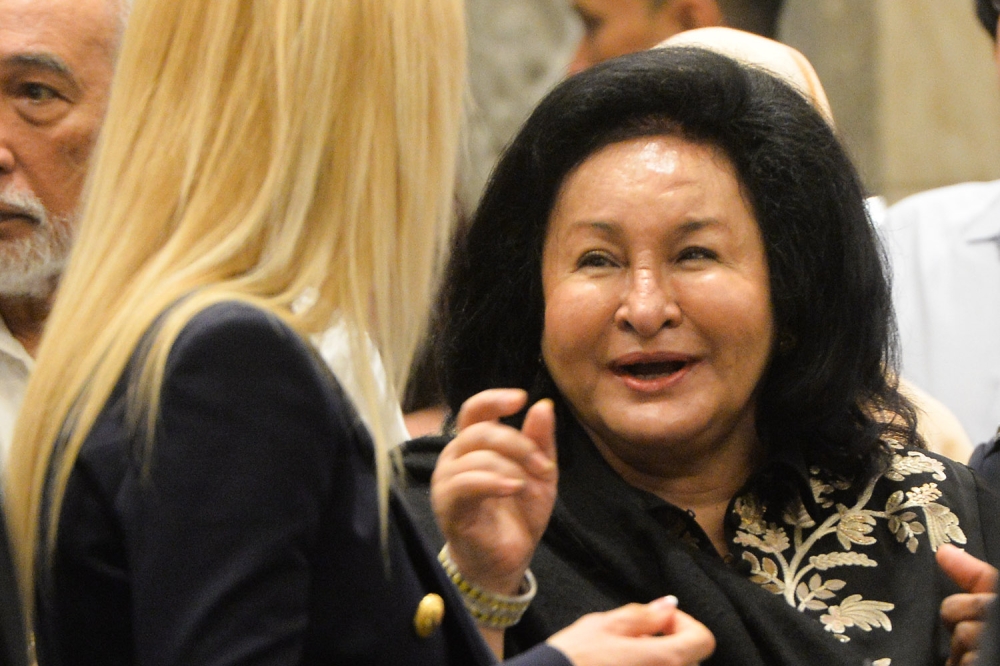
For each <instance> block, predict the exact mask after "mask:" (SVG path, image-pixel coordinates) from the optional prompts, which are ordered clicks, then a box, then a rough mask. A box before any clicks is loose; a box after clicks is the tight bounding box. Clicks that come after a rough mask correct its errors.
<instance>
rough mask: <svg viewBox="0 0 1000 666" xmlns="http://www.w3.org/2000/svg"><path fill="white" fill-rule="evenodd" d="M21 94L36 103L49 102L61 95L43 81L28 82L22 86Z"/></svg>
mask: <svg viewBox="0 0 1000 666" xmlns="http://www.w3.org/2000/svg"><path fill="white" fill-rule="evenodd" d="M21 96H22V97H24V98H25V99H28V100H30V101H32V102H35V103H36V104H39V103H42V102H48V101H51V100H53V99H56V98H57V97H59V94H58V93H57V92H56V91H55V90H53V89H52V88H50V87H49V86H47V85H43V84H41V83H26V84H24V85H23V86H22V87H21Z"/></svg>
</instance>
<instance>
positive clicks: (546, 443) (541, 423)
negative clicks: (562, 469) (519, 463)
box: [521, 399, 556, 462]
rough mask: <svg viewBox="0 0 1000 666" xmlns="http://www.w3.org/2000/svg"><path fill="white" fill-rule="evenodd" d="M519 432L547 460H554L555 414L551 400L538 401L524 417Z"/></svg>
mask: <svg viewBox="0 0 1000 666" xmlns="http://www.w3.org/2000/svg"><path fill="white" fill-rule="evenodd" d="M521 432H522V433H523V434H524V436H525V437H527V438H529V439H530V440H532V441H533V442H535V444H537V445H538V449H539V451H540V452H541V454H542V455H544V456H545V457H546V458H547V459H548V460H551V461H552V462H555V460H556V414H555V406H554V405H553V404H552V401H551V400H548V399H545V400H539V401H538V402H536V403H535V404H534V405H532V406H531V409H529V410H528V413H527V414H526V415H525V417H524V424H523V425H522V426H521Z"/></svg>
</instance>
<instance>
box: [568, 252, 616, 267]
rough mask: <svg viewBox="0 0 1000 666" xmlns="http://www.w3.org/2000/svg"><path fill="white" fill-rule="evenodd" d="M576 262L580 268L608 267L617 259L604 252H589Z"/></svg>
mask: <svg viewBox="0 0 1000 666" xmlns="http://www.w3.org/2000/svg"><path fill="white" fill-rule="evenodd" d="M576 264H577V266H578V267H579V268H607V267H609V266H614V265H615V261H614V259H612V258H611V257H609V256H608V255H607V254H605V253H603V252H587V253H586V254H584V255H583V256H582V257H580V259H579V261H577V262H576Z"/></svg>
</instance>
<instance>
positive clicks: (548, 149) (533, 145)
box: [440, 47, 919, 480]
mask: <svg viewBox="0 0 1000 666" xmlns="http://www.w3.org/2000/svg"><path fill="white" fill-rule="evenodd" d="M651 119H653V121H652V122H651ZM657 119H658V120H657ZM664 133H671V134H675V135H678V136H682V137H684V138H686V139H688V140H691V141H695V142H701V143H705V144H708V145H711V146H714V147H716V148H718V149H721V150H722V152H723V153H724V154H725V155H727V156H728V157H729V159H730V161H731V162H732V164H733V166H734V167H735V169H736V172H737V174H738V176H739V180H740V183H741V186H742V187H743V189H744V191H745V193H746V196H747V198H748V200H749V203H750V206H751V208H752V211H753V212H754V214H755V217H756V220H757V222H758V224H759V226H760V230H761V235H762V238H763V241H764V246H765V254H766V258H767V263H768V269H769V274H770V290H771V299H772V307H773V312H774V318H775V330H776V332H777V340H778V344H776V346H775V349H774V350H773V351H772V357H771V360H770V362H769V365H768V367H767V369H766V370H765V372H764V375H763V377H762V378H761V380H760V383H759V384H758V390H757V394H756V399H757V414H756V426H757V430H758V435H759V437H760V439H761V441H762V443H763V444H764V445H765V447H766V448H767V450H768V452H769V455H770V456H781V457H783V458H787V457H788V454H789V453H790V454H792V455H794V456H801V458H802V459H803V460H804V461H805V462H806V463H807V464H810V465H818V466H821V467H823V468H825V469H827V470H829V471H830V472H833V473H836V474H839V475H841V476H843V477H844V478H846V479H849V480H858V479H861V478H866V477H867V476H870V475H872V474H874V473H875V472H876V470H877V469H878V468H880V467H881V466H882V465H884V463H885V461H886V460H887V456H888V448H887V446H886V445H885V443H884V441H883V439H885V438H887V437H889V436H891V437H893V438H894V439H896V440H897V441H901V442H903V443H919V439H918V438H917V436H916V434H915V416H914V412H913V409H912V407H911V406H910V405H909V403H908V402H907V401H906V399H905V398H903V397H902V396H901V395H900V394H899V393H898V391H897V390H896V388H895V385H894V381H893V380H891V379H890V377H892V376H893V370H894V368H895V366H896V358H895V351H894V350H895V335H894V325H893V319H892V305H891V296H890V289H889V285H888V280H887V275H886V269H885V267H884V265H885V261H884V256H883V253H882V251H881V247H880V245H879V243H878V241H877V237H876V234H875V231H874V229H873V227H872V224H871V221H870V219H869V217H868V213H867V208H866V206H865V201H864V198H865V196H864V190H863V187H862V185H861V182H860V179H859V177H858V175H857V172H856V171H855V169H854V167H853V165H852V164H851V161H850V159H849V157H848V156H847V154H846V153H845V151H844V149H843V148H842V147H841V145H840V143H839V142H838V140H837V138H836V137H835V136H834V134H833V131H832V130H831V128H830V126H829V125H828V124H827V122H826V121H825V120H824V119H823V118H822V117H821V116H820V114H819V113H818V112H817V111H816V110H815V109H814V108H813V106H812V105H811V104H810V102H809V101H807V100H806V99H805V98H804V97H803V96H802V95H801V94H799V93H798V92H797V91H796V90H794V89H793V88H791V87H790V86H789V85H787V84H785V83H784V82H782V81H780V80H778V79H777V78H775V77H774V76H772V75H770V74H767V73H765V72H763V71H761V70H757V69H754V68H751V67H746V66H743V65H740V64H738V63H737V62H736V61H734V60H731V59H729V58H727V57H725V56H721V55H718V54H716V53H713V52H710V51H707V50H704V49H699V48H691V47H681V48H678V47H671V48H665V49H654V50H651V51H646V52H641V53H636V54H632V55H628V56H624V57H622V58H618V59H615V60H612V61H608V62H606V63H602V64H601V65H598V66H596V67H594V68H591V69H590V70H587V71H585V72H582V73H581V74H578V75H577V76H575V77H572V78H570V79H568V80H566V81H564V82H563V83H562V84H560V85H559V86H558V87H556V88H555V89H554V90H553V91H552V92H551V93H550V94H549V95H548V96H547V97H546V98H545V99H544V100H543V101H542V102H541V104H540V105H539V106H538V108H537V109H536V110H535V111H534V113H532V115H531V117H530V118H529V119H528V120H527V122H526V123H525V125H524V126H523V128H522V129H521V131H520V132H519V134H518V135H517V137H516V138H515V139H514V141H513V143H511V145H510V146H509V147H508V148H507V150H506V152H505V153H504V154H503V156H502V157H501V159H500V161H499V163H498V165H497V167H496V169H495V171H494V173H493V175H492V177H491V180H490V182H489V184H488V185H487V188H486V191H485V193H484V195H483V199H482V201H481V202H480V205H479V208H478V210H477V212H476V214H475V216H474V218H473V220H472V223H471V225H470V227H469V228H468V230H467V231H466V233H465V235H464V237H463V238H462V239H461V241H460V242H459V244H458V246H457V249H456V252H455V254H453V256H452V259H451V261H450V265H449V269H448V273H447V281H446V284H445V290H446V291H445V295H444V298H443V303H444V308H445V312H444V313H443V317H444V318H443V323H442V331H441V336H440V342H441V344H442V347H441V354H442V360H443V370H444V375H445V377H444V384H445V393H446V396H447V398H448V403H449V406H450V407H451V408H452V410H455V411H457V409H458V407H459V406H460V405H461V403H462V402H463V401H464V400H465V399H467V398H468V397H470V396H471V395H473V394H475V393H477V392H479V391H481V390H483V389H486V388H495V387H520V388H524V389H528V390H529V391H530V392H532V393H534V395H535V396H537V397H542V396H544V395H548V396H550V397H553V398H554V399H555V400H556V401H557V403H559V402H560V401H561V397H560V396H559V394H558V391H557V389H556V388H555V387H554V385H553V384H552V381H551V379H550V378H548V375H547V372H546V371H545V368H544V365H543V363H542V362H541V358H540V340H541V335H542V326H543V317H544V307H545V306H544V302H543V295H542V285H541V256H542V246H543V243H544V240H545V234H546V229H547V225H548V220H549V216H550V212H551V210H552V208H553V205H554V201H555V198H556V196H557V193H558V190H559V188H560V186H561V184H562V182H563V180H564V179H565V177H566V176H567V174H568V173H569V172H570V171H571V170H572V169H573V168H574V167H575V166H577V165H578V164H580V163H581V162H582V161H583V160H584V159H586V158H587V157H588V156H590V155H591V154H593V153H594V152H595V151H597V150H599V149H600V148H602V147H604V146H606V145H609V144H611V143H616V142H619V141H623V140H627V139H629V138H635V137H637V136H643V135H649V134H664ZM880 414H881V416H880ZM886 414H890V415H896V416H897V418H896V419H895V420H894V422H893V423H892V424H890V423H887V421H888V420H889V419H888V418H886V416H885V415H886Z"/></svg>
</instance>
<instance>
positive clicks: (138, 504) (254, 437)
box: [121, 307, 339, 666]
mask: <svg viewBox="0 0 1000 666" xmlns="http://www.w3.org/2000/svg"><path fill="white" fill-rule="evenodd" d="M218 310H219V308H215V309H213V310H212V312H213V314H218V313H217V311H218ZM247 312H248V308H245V307H244V308H235V309H232V308H229V309H223V311H222V313H221V316H211V317H210V316H206V315H204V314H203V315H199V317H198V318H196V319H195V320H194V321H193V322H192V323H191V324H189V326H188V327H187V328H186V329H185V331H184V332H183V333H182V335H181V337H180V338H179V339H178V341H177V342H176V343H175V345H174V348H173V350H172V351H171V355H170V358H169V360H168V364H167V371H166V376H165V379H164V383H163V391H162V403H161V408H160V423H159V428H158V431H157V437H156V441H155V444H154V448H153V451H152V456H151V458H150V459H149V460H148V461H147V469H146V470H145V471H144V472H143V473H139V474H135V475H132V476H131V477H128V478H127V479H126V481H125V483H124V484H123V487H122V491H121V492H122V494H123V495H124V496H125V497H128V498H130V499H129V502H130V503H131V504H130V507H129V511H128V514H129V520H128V521H127V523H126V529H127V530H128V537H127V538H126V546H127V549H128V558H129V568H130V578H131V588H132V604H133V618H134V627H133V629H134V637H135V650H136V657H137V662H138V663H141V664H144V665H147V666H181V665H184V666H209V665H211V666H216V665H219V666H221V665H223V664H236V663H238V664H240V665H241V666H250V665H258V664H259V665H265V664H266V665H279V664H280V665H283V666H288V665H292V664H298V663H299V662H300V659H301V653H302V641H303V634H304V630H305V627H306V625H307V622H308V599H309V594H310V564H309V557H310V551H311V548H312V547H313V545H314V540H315V536H316V533H317V526H318V523H319V521H320V518H321V510H322V507H323V505H324V503H325V500H324V498H326V497H328V496H329V486H330V483H331V478H330V477H331V473H330V471H329V470H331V469H332V467H333V465H334V461H333V458H332V456H333V454H332V452H333V451H334V450H335V448H336V445H337V442H336V438H337V437H338V436H339V434H338V431H337V429H336V428H334V427H331V420H330V419H329V418H325V416H328V408H329V405H327V404H326V403H325V402H324V398H323V396H324V391H323V386H322V384H323V380H322V375H321V374H320V373H319V372H318V371H317V366H316V362H315V360H314V358H313V356H312V355H311V354H310V353H309V350H308V348H307V347H306V346H305V344H304V343H303V342H302V341H301V340H300V339H299V338H298V337H297V336H294V335H293V334H291V333H290V331H289V330H288V329H287V328H284V327H282V326H280V325H279V324H277V323H276V322H275V321H274V320H273V319H272V318H270V317H269V316H267V315H265V314H263V313H261V312H257V311H251V312H252V313H253V314H250V315H248V314H247Z"/></svg>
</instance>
